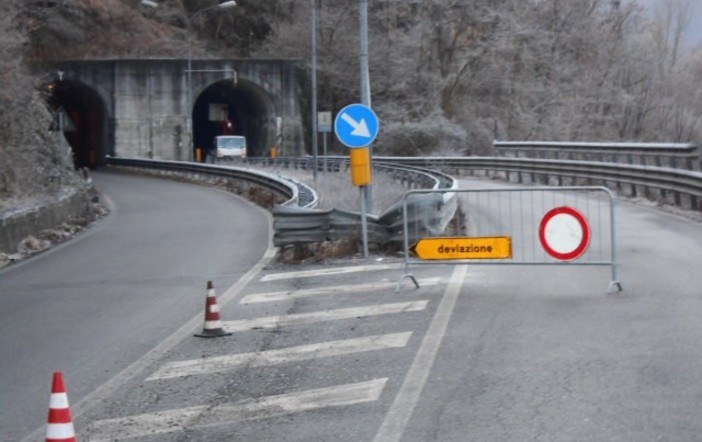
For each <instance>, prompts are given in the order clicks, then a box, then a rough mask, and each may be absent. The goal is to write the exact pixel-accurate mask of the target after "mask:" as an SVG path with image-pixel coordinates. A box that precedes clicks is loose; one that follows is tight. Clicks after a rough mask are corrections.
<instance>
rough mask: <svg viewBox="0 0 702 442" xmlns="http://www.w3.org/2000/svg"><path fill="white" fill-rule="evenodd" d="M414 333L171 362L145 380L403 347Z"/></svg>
mask: <svg viewBox="0 0 702 442" xmlns="http://www.w3.org/2000/svg"><path fill="white" fill-rule="evenodd" d="M411 335H412V332H405V333H393V334H387V335H375V336H368V337H364V338H356V339H346V340H339V341H330V342H322V343H318V344H310V345H303V346H299V347H290V348H281V349H277V350H267V351H263V352H255V353H241V354H235V355H226V356H218V357H212V358H207V359H192V360H188V361H178V362H171V363H168V364H165V365H164V366H163V367H161V368H160V369H159V370H158V371H156V373H154V374H153V375H151V376H150V377H149V378H147V379H146V380H147V381H154V380H161V379H169V378H177V377H182V376H190V375H201V374H212V373H220V372H223V371H227V370H231V369H232V368H234V367H236V366H238V365H244V364H245V365H247V366H248V367H265V366H269V365H275V364H283V363H289V362H298V361H306V360H311V359H318V358H327V357H333V356H343V355H348V354H354V353H361V352H367V351H375V350H387V349H390V348H401V347H405V346H406V345H407V342H408V341H409V338H410V336H411Z"/></svg>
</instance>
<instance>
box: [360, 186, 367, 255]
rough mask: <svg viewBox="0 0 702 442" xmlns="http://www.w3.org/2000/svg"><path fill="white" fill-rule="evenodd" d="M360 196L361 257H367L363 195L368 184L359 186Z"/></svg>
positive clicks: (365, 216)
mask: <svg viewBox="0 0 702 442" xmlns="http://www.w3.org/2000/svg"><path fill="white" fill-rule="evenodd" d="M358 189H359V192H360V195H359V196H360V197H361V236H362V237H363V258H364V259H368V220H367V210H366V198H365V196H366V195H364V194H365V192H366V191H367V189H368V186H360V187H359V188H358Z"/></svg>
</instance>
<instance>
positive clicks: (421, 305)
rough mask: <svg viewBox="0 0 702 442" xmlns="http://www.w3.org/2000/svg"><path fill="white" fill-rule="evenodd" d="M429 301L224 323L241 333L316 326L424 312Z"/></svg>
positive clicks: (229, 329)
mask: <svg viewBox="0 0 702 442" xmlns="http://www.w3.org/2000/svg"><path fill="white" fill-rule="evenodd" d="M428 303H429V301H413V302H396V303H392V304H380V305H376V306H370V307H352V308H342V309H336V310H327V311H323V312H312V313H297V314H292V315H279V316H265V317H262V318H254V319H241V320H238V321H224V322H223V326H224V330H225V331H227V332H240V331H246V330H253V329H265V328H275V327H280V326H287V325H298V324H314V323H316V322H324V321H336V320H340V319H351V318H362V317H365V316H378V315H389V314H393V313H405V312H417V311H421V310H424V309H425V308H426V307H427V304H428Z"/></svg>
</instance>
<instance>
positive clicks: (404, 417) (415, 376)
mask: <svg viewBox="0 0 702 442" xmlns="http://www.w3.org/2000/svg"><path fill="white" fill-rule="evenodd" d="M467 269H468V266H462V265H459V266H456V267H455V268H454V270H453V273H452V274H451V278H450V280H449V283H448V286H447V287H446V290H445V291H444V295H443V296H442V298H441V301H440V302H439V305H438V307H437V308H436V313H434V317H433V318H432V320H431V324H429V329H428V330H427V333H426V335H424V339H423V340H422V344H421V345H420V347H419V350H418V351H417V354H416V355H415V357H414V361H412V365H411V366H410V368H409V370H408V372H407V376H405V380H404V381H403V382H402V386H401V387H400V391H399V392H398V393H397V396H395V400H394V401H393V403H392V406H391V407H390V410H389V411H388V414H387V415H386V416H385V419H383V423H382V424H381V426H380V429H379V430H378V433H376V435H375V438H374V439H373V442H399V441H400V439H401V438H402V435H403V433H404V432H405V428H406V427H407V423H408V422H409V420H410V418H411V417H412V413H414V410H415V408H416V406H417V403H418V402H419V397H420V396H421V394H422V390H423V389H424V386H425V385H426V383H427V379H428V378H429V373H430V372H431V369H432V367H433V366H434V361H435V360H436V355H437V353H438V351H439V347H440V346H441V341H442V340H443V338H444V335H445V334H446V328H447V327H448V324H449V321H450V320H451V315H452V313H453V309H454V307H455V306H456V301H457V300H458V297H459V296H460V294H461V286H462V285H463V281H464V279H465V276H466V272H467Z"/></svg>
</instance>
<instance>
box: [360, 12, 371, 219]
mask: <svg viewBox="0 0 702 442" xmlns="http://www.w3.org/2000/svg"><path fill="white" fill-rule="evenodd" d="M360 2H361V14H360V15H361V17H360V28H361V29H360V34H361V35H360V40H361V51H360V54H361V55H360V62H361V104H364V105H366V106H368V107H371V94H370V75H369V72H368V0H360ZM368 155H369V161H370V165H371V166H370V167H371V173H372V170H373V148H372V147H371V146H368ZM366 187H367V190H366V192H365V195H366V203H367V206H368V210H370V211H372V210H373V185H372V184H368V185H367V186H366Z"/></svg>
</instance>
